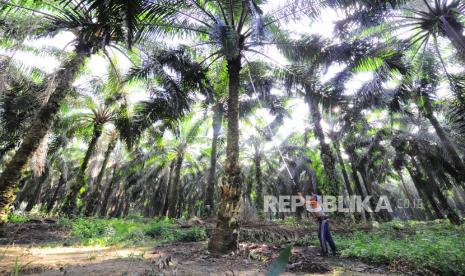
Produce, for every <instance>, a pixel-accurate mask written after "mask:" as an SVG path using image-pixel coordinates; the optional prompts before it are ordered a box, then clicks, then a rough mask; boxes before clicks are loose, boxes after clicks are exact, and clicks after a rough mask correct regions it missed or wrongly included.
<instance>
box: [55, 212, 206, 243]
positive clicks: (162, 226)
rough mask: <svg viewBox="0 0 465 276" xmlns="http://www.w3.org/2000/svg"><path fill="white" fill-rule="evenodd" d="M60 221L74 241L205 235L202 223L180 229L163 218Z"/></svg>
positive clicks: (178, 238) (152, 239) (143, 240)
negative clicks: (199, 225) (197, 225)
mask: <svg viewBox="0 0 465 276" xmlns="http://www.w3.org/2000/svg"><path fill="white" fill-rule="evenodd" d="M61 223H62V224H63V225H67V226H68V227H69V228H70V230H71V238H72V243H73V244H78V245H100V246H109V245H121V246H129V245H146V244H160V243H167V242H175V241H185V242H187V241H201V240H205V239H206V234H205V229H204V228H203V227H191V228H187V229H181V228H179V226H178V225H176V224H175V223H174V221H173V220H170V219H165V218H161V219H152V220H147V219H143V218H125V219H96V218H77V219H74V220H68V221H64V222H61Z"/></svg>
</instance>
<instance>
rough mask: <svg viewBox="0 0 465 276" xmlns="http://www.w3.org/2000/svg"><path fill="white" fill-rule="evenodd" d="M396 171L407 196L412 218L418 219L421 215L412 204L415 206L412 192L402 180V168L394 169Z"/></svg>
mask: <svg viewBox="0 0 465 276" xmlns="http://www.w3.org/2000/svg"><path fill="white" fill-rule="evenodd" d="M396 172H397V175H398V176H399V179H400V183H401V184H402V188H403V190H404V194H405V196H406V197H407V199H408V201H409V204H410V206H411V208H410V210H411V213H412V214H413V216H414V218H416V219H420V218H421V215H420V214H419V213H418V211H417V209H415V208H414V207H413V206H415V200H414V197H413V195H412V193H411V192H410V190H409V189H408V187H407V184H406V183H405V181H404V176H403V175H402V170H401V169H398V170H396Z"/></svg>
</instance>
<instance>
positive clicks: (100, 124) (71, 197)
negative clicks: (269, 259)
mask: <svg viewBox="0 0 465 276" xmlns="http://www.w3.org/2000/svg"><path fill="white" fill-rule="evenodd" d="M90 111H91V113H86V114H83V115H81V116H82V117H81V118H82V121H83V122H84V123H85V124H87V125H88V126H90V127H91V128H92V134H91V139H90V141H89V144H88V145H87V150H86V152H85V155H84V158H83V160H82V162H81V166H80V168H79V171H78V174H77V176H76V181H75V182H74V183H72V184H71V186H70V187H69V191H68V194H67V195H66V197H65V199H64V203H63V206H62V208H61V210H62V212H63V213H64V214H65V215H67V216H71V215H73V214H74V213H75V211H76V201H77V198H78V195H79V193H80V191H81V189H82V188H84V187H86V186H87V181H86V171H87V167H88V165H89V161H90V159H91V157H92V155H93V153H94V151H95V149H96V147H97V143H98V141H99V139H100V136H101V135H102V134H103V132H104V127H105V124H107V123H108V122H110V121H111V120H113V119H114V113H113V111H112V110H111V109H110V108H108V107H105V106H98V107H96V108H91V109H90ZM78 116H79V115H78ZM80 128H81V129H82V128H84V126H81V127H80Z"/></svg>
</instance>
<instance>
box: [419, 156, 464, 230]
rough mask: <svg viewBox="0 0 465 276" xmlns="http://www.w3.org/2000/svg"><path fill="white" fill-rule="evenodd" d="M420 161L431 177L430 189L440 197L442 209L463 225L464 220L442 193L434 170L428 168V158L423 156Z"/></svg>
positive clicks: (429, 177)
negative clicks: (425, 158)
mask: <svg viewBox="0 0 465 276" xmlns="http://www.w3.org/2000/svg"><path fill="white" fill-rule="evenodd" d="M420 163H421V165H422V167H423V168H424V171H425V173H426V176H427V177H428V179H429V183H428V184H429V185H428V186H429V189H431V190H432V192H433V193H434V194H435V195H436V198H437V199H438V201H439V204H440V205H441V206H442V209H443V210H444V211H445V213H446V214H447V218H448V219H449V221H450V222H451V223H452V224H455V225H461V224H462V220H461V219H460V217H459V215H458V214H457V212H455V210H454V209H453V208H452V207H451V206H450V205H449V202H448V201H447V198H446V197H445V196H444V194H443V193H442V191H441V189H440V187H439V185H438V183H437V182H436V178H435V177H434V175H433V173H432V171H431V170H430V169H428V168H429V167H431V166H428V164H427V160H424V159H423V158H420Z"/></svg>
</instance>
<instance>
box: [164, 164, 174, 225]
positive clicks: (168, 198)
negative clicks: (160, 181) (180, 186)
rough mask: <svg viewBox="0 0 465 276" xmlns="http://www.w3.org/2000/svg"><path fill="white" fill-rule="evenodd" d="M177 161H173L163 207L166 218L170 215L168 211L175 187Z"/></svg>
mask: <svg viewBox="0 0 465 276" xmlns="http://www.w3.org/2000/svg"><path fill="white" fill-rule="evenodd" d="M174 165H175V160H173V161H171V164H170V171H169V173H168V180H167V182H168V183H167V187H166V193H165V200H164V205H163V211H162V215H163V216H166V215H167V214H168V209H169V206H170V196H171V189H172V188H171V186H172V185H173V171H174Z"/></svg>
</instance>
